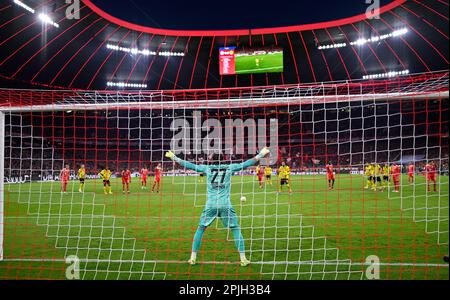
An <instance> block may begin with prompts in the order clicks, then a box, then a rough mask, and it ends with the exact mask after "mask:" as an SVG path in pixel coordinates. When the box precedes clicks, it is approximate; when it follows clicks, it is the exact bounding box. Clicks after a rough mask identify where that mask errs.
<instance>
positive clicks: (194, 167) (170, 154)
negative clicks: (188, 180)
mask: <svg viewBox="0 0 450 300" xmlns="http://www.w3.org/2000/svg"><path fill="white" fill-rule="evenodd" d="M166 157H167V158H170V159H171V160H173V161H174V162H176V163H178V164H180V166H182V167H185V168H186V169H188V170H193V171H195V172H199V173H204V172H206V166H205V165H196V164H193V163H191V162H188V161H185V160H182V159H181V158H179V157H176V156H175V154H174V153H173V152H172V151H168V152H167V153H166Z"/></svg>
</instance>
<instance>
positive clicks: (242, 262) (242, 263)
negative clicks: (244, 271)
mask: <svg viewBox="0 0 450 300" xmlns="http://www.w3.org/2000/svg"><path fill="white" fill-rule="evenodd" d="M249 264H250V261H249V260H248V259H246V258H244V259H242V260H241V267H246V266H248V265H249Z"/></svg>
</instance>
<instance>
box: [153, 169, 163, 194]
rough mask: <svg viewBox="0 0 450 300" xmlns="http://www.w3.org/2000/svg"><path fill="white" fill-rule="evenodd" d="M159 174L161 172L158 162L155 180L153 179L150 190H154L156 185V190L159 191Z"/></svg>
mask: <svg viewBox="0 0 450 300" xmlns="http://www.w3.org/2000/svg"><path fill="white" fill-rule="evenodd" d="M161 174H162V168H161V164H158V165H157V166H156V168H155V180H154V181H153V186H152V192H154V191H155V186H156V192H157V193H159V188H160V187H161Z"/></svg>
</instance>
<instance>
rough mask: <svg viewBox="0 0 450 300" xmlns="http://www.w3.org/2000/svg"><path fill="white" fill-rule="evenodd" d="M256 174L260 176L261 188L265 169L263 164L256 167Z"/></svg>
mask: <svg viewBox="0 0 450 300" xmlns="http://www.w3.org/2000/svg"><path fill="white" fill-rule="evenodd" d="M256 176H257V177H258V182H259V188H260V189H262V188H263V180H264V170H263V168H262V167H261V166H257V167H256Z"/></svg>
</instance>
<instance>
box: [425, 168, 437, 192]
mask: <svg viewBox="0 0 450 300" xmlns="http://www.w3.org/2000/svg"><path fill="white" fill-rule="evenodd" d="M425 172H426V173H427V187H428V191H430V182H431V181H433V186H434V191H435V192H436V191H437V188H436V164H435V163H434V162H431V163H429V164H427V165H426V166H425Z"/></svg>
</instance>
